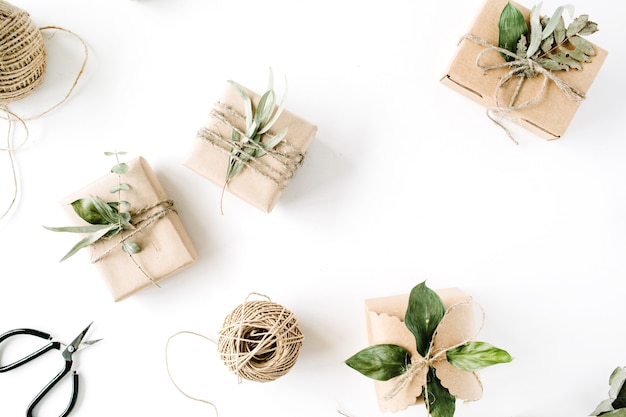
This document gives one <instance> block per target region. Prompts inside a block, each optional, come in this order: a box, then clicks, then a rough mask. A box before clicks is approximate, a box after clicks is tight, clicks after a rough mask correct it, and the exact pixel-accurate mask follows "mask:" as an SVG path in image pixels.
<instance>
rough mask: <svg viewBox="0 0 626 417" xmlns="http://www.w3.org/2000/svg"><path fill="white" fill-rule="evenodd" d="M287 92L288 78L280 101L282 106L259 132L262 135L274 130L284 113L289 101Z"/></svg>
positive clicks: (279, 106)
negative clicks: (273, 127)
mask: <svg viewBox="0 0 626 417" xmlns="http://www.w3.org/2000/svg"><path fill="white" fill-rule="evenodd" d="M287 90H288V85H287V77H285V92H284V93H283V97H282V98H281V99H280V104H279V105H278V108H277V109H276V111H275V112H274V115H273V116H272V118H271V119H270V120H269V121H268V122H267V123H266V124H265V126H263V127H262V128H261V129H260V130H259V133H260V134H263V133H265V132H268V131H269V130H270V129H271V128H272V126H274V123H276V121H277V120H278V118H279V117H280V115H281V114H282V113H283V110H284V109H285V101H286V99H287Z"/></svg>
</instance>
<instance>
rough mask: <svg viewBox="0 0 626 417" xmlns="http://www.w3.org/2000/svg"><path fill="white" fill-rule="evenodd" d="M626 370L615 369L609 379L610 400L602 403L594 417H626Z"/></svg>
mask: <svg viewBox="0 0 626 417" xmlns="http://www.w3.org/2000/svg"><path fill="white" fill-rule="evenodd" d="M624 382H626V368H625V367H618V368H615V370H614V371H613V373H611V376H610V377H609V398H608V399H606V400H604V401H602V402H601V403H600V404H598V406H597V407H596V409H595V410H594V411H593V413H591V415H592V416H605V417H626V384H624Z"/></svg>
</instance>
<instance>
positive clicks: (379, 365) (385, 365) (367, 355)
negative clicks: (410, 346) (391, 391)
mask: <svg viewBox="0 0 626 417" xmlns="http://www.w3.org/2000/svg"><path fill="white" fill-rule="evenodd" d="M345 363H346V365H348V366H349V367H350V368H352V369H354V370H356V371H358V372H360V373H362V374H363V375H365V376H367V377H369V378H372V379H375V380H377V381H387V380H389V379H391V378H394V377H396V376H398V375H402V374H403V373H405V372H406V370H407V367H408V365H409V364H410V363H411V353H410V352H409V351H407V350H406V349H405V348H403V347H402V346H398V345H392V344H381V345H374V346H369V347H367V348H365V349H363V350H361V351H359V352H357V353H356V354H354V355H353V356H351V357H350V358H348V359H347V360H346V361H345Z"/></svg>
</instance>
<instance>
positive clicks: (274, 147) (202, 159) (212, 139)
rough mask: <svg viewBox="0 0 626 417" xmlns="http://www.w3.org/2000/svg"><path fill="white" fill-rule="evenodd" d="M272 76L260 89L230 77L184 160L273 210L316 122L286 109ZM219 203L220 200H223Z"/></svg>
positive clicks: (225, 188)
mask: <svg viewBox="0 0 626 417" xmlns="http://www.w3.org/2000/svg"><path fill="white" fill-rule="evenodd" d="M273 84H274V82H273V76H272V75H271V73H270V81H269V82H268V87H267V89H266V91H265V92H264V93H263V94H262V95H259V94H257V93H255V92H253V91H251V90H249V89H247V88H245V87H243V86H242V85H240V84H238V83H236V82H234V81H229V83H228V85H227V87H226V89H225V90H224V93H223V94H222V96H221V98H220V99H219V101H218V102H217V103H215V106H214V107H213V109H212V110H211V113H210V115H209V119H208V122H207V123H206V125H205V126H204V127H203V128H202V129H201V130H200V131H199V132H198V134H197V137H196V140H195V142H194V145H193V149H192V151H191V153H190V155H189V157H188V158H187V160H186V162H185V166H187V167H188V168H190V169H192V170H193V171H195V172H196V173H198V174H200V175H201V176H203V177H204V178H207V179H209V180H210V181H212V182H213V183H215V184H216V185H218V186H219V187H220V188H221V189H222V198H223V195H224V191H228V192H230V193H232V194H234V195H236V196H237V197H239V198H241V199H243V200H244V201H246V202H248V203H250V204H252V205H253V206H255V207H257V208H258V209H260V210H262V211H265V212H268V213H269V212H270V211H272V209H273V208H274V206H275V205H276V203H277V202H278V199H279V198H280V196H281V194H282V193H283V191H284V190H285V188H286V187H287V184H288V183H289V181H290V180H291V179H292V178H293V176H294V175H295V174H296V171H297V170H298V169H299V168H300V166H301V165H302V163H303V161H304V157H305V155H306V153H307V150H308V148H309V145H310V144H311V142H312V141H313V139H314V137H315V133H316V132H317V127H316V126H315V125H313V124H311V123H309V122H307V121H306V120H304V119H302V118H301V117H299V116H296V115H295V114H293V113H291V112H289V111H288V110H285V101H284V99H285V95H284V94H283V96H282V99H281V100H280V101H279V100H278V98H277V95H276V93H275V91H274V88H273ZM220 207H221V201H220Z"/></svg>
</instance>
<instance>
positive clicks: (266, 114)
mask: <svg viewBox="0 0 626 417" xmlns="http://www.w3.org/2000/svg"><path fill="white" fill-rule="evenodd" d="M275 102H276V94H274V90H268V91H266V92H265V94H263V95H262V96H261V99H260V100H259V104H257V107H256V112H255V114H254V118H255V120H256V121H257V124H258V126H259V127H263V126H264V125H265V123H267V122H268V121H269V119H270V117H271V116H272V112H273V111H274V105H275Z"/></svg>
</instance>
